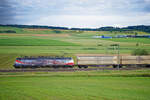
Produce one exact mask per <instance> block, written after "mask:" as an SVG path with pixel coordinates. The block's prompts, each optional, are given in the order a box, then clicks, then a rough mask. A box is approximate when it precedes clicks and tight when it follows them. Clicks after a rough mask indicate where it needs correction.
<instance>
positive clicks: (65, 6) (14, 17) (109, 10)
mask: <svg viewBox="0 0 150 100" xmlns="http://www.w3.org/2000/svg"><path fill="white" fill-rule="evenodd" d="M0 24H23V25H48V26H62V27H70V28H72V27H76V28H77V27H78V28H99V27H104V26H114V27H125V26H133V25H150V0H0Z"/></svg>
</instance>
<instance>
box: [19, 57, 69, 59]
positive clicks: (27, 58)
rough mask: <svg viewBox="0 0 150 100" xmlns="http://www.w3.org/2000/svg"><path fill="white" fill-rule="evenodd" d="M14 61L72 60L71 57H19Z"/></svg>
mask: <svg viewBox="0 0 150 100" xmlns="http://www.w3.org/2000/svg"><path fill="white" fill-rule="evenodd" d="M16 59H33V60H34V59H72V58H71V57H19V58H16Z"/></svg>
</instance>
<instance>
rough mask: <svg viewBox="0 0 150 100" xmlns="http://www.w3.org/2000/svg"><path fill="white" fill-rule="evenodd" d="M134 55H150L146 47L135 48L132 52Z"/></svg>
mask: <svg viewBox="0 0 150 100" xmlns="http://www.w3.org/2000/svg"><path fill="white" fill-rule="evenodd" d="M131 54H132V55H138V56H141V55H148V51H147V50H145V49H139V48H138V49H135V50H133V51H132V53H131Z"/></svg>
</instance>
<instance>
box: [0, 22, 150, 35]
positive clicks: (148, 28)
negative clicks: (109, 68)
mask: <svg viewBox="0 0 150 100" xmlns="http://www.w3.org/2000/svg"><path fill="white" fill-rule="evenodd" d="M0 26H3V27H5V26H6V27H8V26H9V27H17V28H32V29H34V28H35V29H37V28H39V29H63V30H79V31H143V32H149V33H150V26H146V25H137V26H128V27H123V28H119V27H112V26H107V27H100V28H68V27H56V26H40V25H2V24H0Z"/></svg>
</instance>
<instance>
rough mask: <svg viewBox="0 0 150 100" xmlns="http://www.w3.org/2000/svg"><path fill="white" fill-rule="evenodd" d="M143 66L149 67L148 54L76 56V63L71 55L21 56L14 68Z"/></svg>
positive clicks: (149, 59) (149, 58) (149, 57)
mask: <svg viewBox="0 0 150 100" xmlns="http://www.w3.org/2000/svg"><path fill="white" fill-rule="evenodd" d="M133 65H136V66H145V67H150V56H105V55H104V56H77V58H76V63H75V62H74V60H73V58H71V57H22V58H16V61H15V64H14V67H15V68H39V67H42V68H43V67H52V68H60V67H62V68H72V67H74V66H78V67H79V68H88V66H113V68H117V67H120V68H121V67H122V66H133Z"/></svg>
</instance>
